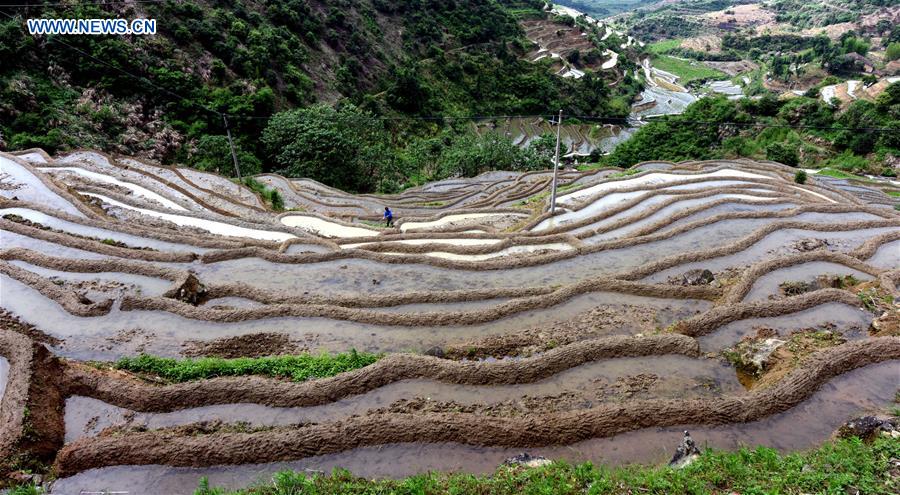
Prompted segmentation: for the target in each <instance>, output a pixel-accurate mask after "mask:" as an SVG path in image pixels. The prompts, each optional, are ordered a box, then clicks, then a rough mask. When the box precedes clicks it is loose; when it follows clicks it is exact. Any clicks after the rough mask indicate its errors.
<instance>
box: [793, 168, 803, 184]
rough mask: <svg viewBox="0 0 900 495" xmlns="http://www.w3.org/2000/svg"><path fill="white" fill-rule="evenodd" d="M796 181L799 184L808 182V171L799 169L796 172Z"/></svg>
mask: <svg viewBox="0 0 900 495" xmlns="http://www.w3.org/2000/svg"><path fill="white" fill-rule="evenodd" d="M794 182H796V183H797V184H806V171H805V170H798V171H797V173H796V174H794Z"/></svg>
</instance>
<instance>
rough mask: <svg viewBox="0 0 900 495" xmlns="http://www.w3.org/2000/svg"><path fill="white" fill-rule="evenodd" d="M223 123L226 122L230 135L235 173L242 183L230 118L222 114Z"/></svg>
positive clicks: (229, 140)
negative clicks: (229, 125) (229, 123)
mask: <svg viewBox="0 0 900 495" xmlns="http://www.w3.org/2000/svg"><path fill="white" fill-rule="evenodd" d="M222 121H223V122H225V133H226V134H228V146H230V147H231V159H232V160H233V161H234V172H235V173H236V174H237V178H238V182H240V181H241V167H240V165H238V159H237V153H235V152H234V141H232V140H231V130H230V129H229V128H228V117H226V116H225V114H224V113H223V114H222Z"/></svg>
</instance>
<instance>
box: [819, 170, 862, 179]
mask: <svg viewBox="0 0 900 495" xmlns="http://www.w3.org/2000/svg"><path fill="white" fill-rule="evenodd" d="M816 175H827V176H828V177H834V178H835V179H863V180H865V179H864V178H863V177H859V176H857V175H853V174H849V173H847V172H844V171H843V170H836V169H833V168H823V169H821V170H819V172H818V174H816Z"/></svg>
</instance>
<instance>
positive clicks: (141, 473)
mask: <svg viewBox="0 0 900 495" xmlns="http://www.w3.org/2000/svg"><path fill="white" fill-rule="evenodd" d="M898 366H900V361H890V362H886V363H882V364H878V365H872V366H868V367H865V368H862V369H859V370H856V371H852V372H850V373H846V374H844V375H842V376H841V377H839V378H835V379H833V380H830V381H829V382H827V383H825V384H823V385H822V387H821V389H820V390H819V392H817V393H816V394H814V395H813V396H812V397H811V398H810V399H808V400H807V401H805V402H804V403H803V404H801V405H799V406H797V407H794V408H792V409H790V410H788V411H787V412H785V413H782V414H778V415H775V416H772V417H769V418H767V419H765V420H762V421H755V422H751V423H746V424H737V425H729V426H722V427H697V426H692V425H680V426H676V427H667V428H648V429H643V430H638V431H634V432H630V433H625V434H622V435H617V436H615V437H612V438H603V439H596V440H588V441H585V442H580V443H577V444H574V445H570V446H565V447H558V448H544V449H529V452H531V453H532V454H534V455H543V456H546V457H548V458H553V459H566V460H570V461H573V462H582V461H585V460H590V461H593V462H595V463H603V464H609V465H621V464H625V463H634V462H641V463H659V462H665V461H667V460H668V459H669V458H670V457H671V455H672V446H673V445H677V444H678V443H679V442H680V440H681V434H682V431H683V430H685V429H688V430H690V431H691V435H692V436H693V437H694V439H695V440H696V441H697V442H698V443H699V444H700V445H702V446H709V447H715V448H720V449H737V448H739V447H742V446H746V445H765V446H769V447H773V448H776V449H779V450H781V451H784V452H789V451H794V450H800V449H806V448H811V447H813V446H815V445H818V444H820V443H821V442H823V441H825V440H826V439H828V438H829V437H830V436H831V434H832V432H833V431H834V430H835V429H836V428H837V427H838V426H839V425H840V424H841V423H843V422H844V421H846V418H848V417H853V416H855V415H859V414H862V413H866V412H872V411H878V410H880V409H881V408H883V407H885V406H887V405H889V404H890V403H891V402H892V401H893V397H894V394H895V393H896V391H897V367H898ZM520 452H521V449H497V448H484V447H469V446H464V445H459V444H389V445H383V446H379V447H366V448H360V449H355V450H352V451H349V452H344V453H341V454H336V455H327V456H318V457H313V458H309V459H305V460H303V461H297V462H282V463H273V464H256V465H242V466H222V467H214V468H170V467H165V466H120V467H112V468H104V469H96V470H91V471H86V472H83V473H81V474H79V475H76V476H73V477H71V478H67V479H62V480H59V481H58V482H57V484H56V486H55V488H54V493H78V492H79V491H80V490H89V491H98V490H104V489H108V490H111V491H128V492H129V493H132V494H142V493H146V494H148V495H149V494H150V493H151V492H150V491H147V487H150V486H152V487H153V493H159V492H170V493H185V492H189V491H190V490H192V489H194V488H195V487H196V484H197V480H198V479H199V478H200V477H202V476H206V477H208V478H209V480H210V483H211V484H212V485H214V486H225V487H232V488H237V487H242V486H246V485H248V484H250V483H253V482H256V481H266V480H267V479H268V477H269V476H270V475H271V474H272V473H274V472H276V471H279V470H284V469H293V470H299V471H303V470H316V471H324V472H330V471H331V469H333V468H335V467H342V468H346V469H349V470H351V471H352V472H353V473H354V474H356V475H358V476H363V477H367V478H402V477H405V476H410V475H413V474H417V473H423V472H426V471H431V470H440V471H451V472H468V473H477V474H487V473H490V472H493V471H494V469H495V468H496V466H497V465H499V464H500V463H502V462H503V460H504V459H506V458H508V457H511V456H514V455H516V454H518V453H520Z"/></svg>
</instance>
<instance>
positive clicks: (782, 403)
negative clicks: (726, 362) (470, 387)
mask: <svg viewBox="0 0 900 495" xmlns="http://www.w3.org/2000/svg"><path fill="white" fill-rule="evenodd" d="M894 359H900V338H898V337H883V338H876V339H870V340H867V341H863V342H853V343H848V344H843V345H840V346H837V347H834V348H831V349H828V350H826V351H822V352H820V353H817V354H815V355H813V356H811V357H810V358H809V359H808V360H807V361H806V362H805V363H804V365H803V366H802V367H801V368H798V369H796V370H795V371H793V372H792V373H790V374H789V375H787V376H786V377H785V378H784V379H783V380H782V381H780V382H779V383H777V384H776V385H773V386H771V387H768V388H765V389H761V390H756V391H754V392H751V393H749V394H747V395H743V396H740V397H725V398H713V399H694V400H645V401H629V402H625V403H622V404H616V405H602V406H599V407H595V408H591V409H587V410H582V411H576V412H566V413H559V414H543V415H536V416H534V417H526V418H498V417H485V416H482V415H474V414H454V413H426V414H381V415H369V416H363V417H354V418H350V419H347V420H344V421H339V422H333V423H324V424H316V425H310V426H304V427H298V428H284V429H282V428H277V429H274V430H269V431H263V432H258V433H214V434H210V435H199V436H179V435H176V434H167V433H165V432H152V431H151V432H143V433H128V434H123V435H116V436H107V437H101V438H95V439H83V440H79V441H76V442H74V443H72V444H69V445H67V446H66V447H64V448H63V449H62V450H61V451H60V453H59V455H58V456H57V459H56V463H55V465H54V467H55V468H56V471H57V472H58V473H59V475H60V476H68V475H71V474H74V473H77V472H80V471H84V470H87V469H93V468H99V467H104V466H111V465H117V464H130V465H145V464H166V465H170V466H211V465H223V464H241V463H246V462H256V463H259V462H275V461H281V460H292V459H301V458H304V457H310V456H314V455H322V454H328V453H335V452H341V451H345V450H350V449H353V448H356V447H361V446H367V445H382V444H386V443H398V442H425V443H438V442H456V443H463V444H469V445H484V446H509V447H537V446H546V445H565V444H571V443H575V442H578V441H580V440H585V439H589V438H597V437H606V436H611V435H614V434H616V433H621V432H625V431H631V430H637V429H639V428H644V427H651V426H656V427H659V426H672V425H676V424H696V425H721V424H728V423H742V422H749V421H754V420H758V419H761V418H764V417H766V416H770V415H773V414H777V413H780V412H783V411H786V410H788V409H790V408H792V407H793V406H796V405H798V404H800V403H801V402H802V401H803V400H805V399H806V398H808V397H809V396H811V395H812V394H813V393H814V392H815V391H816V390H818V389H819V387H820V386H821V385H822V384H824V383H825V382H827V381H828V380H830V379H831V378H834V377H836V376H838V375H840V374H842V373H846V372H848V371H851V370H854V369H856V368H860V367H863V366H866V365H869V364H874V363H880V362H884V361H888V360H894Z"/></svg>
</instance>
